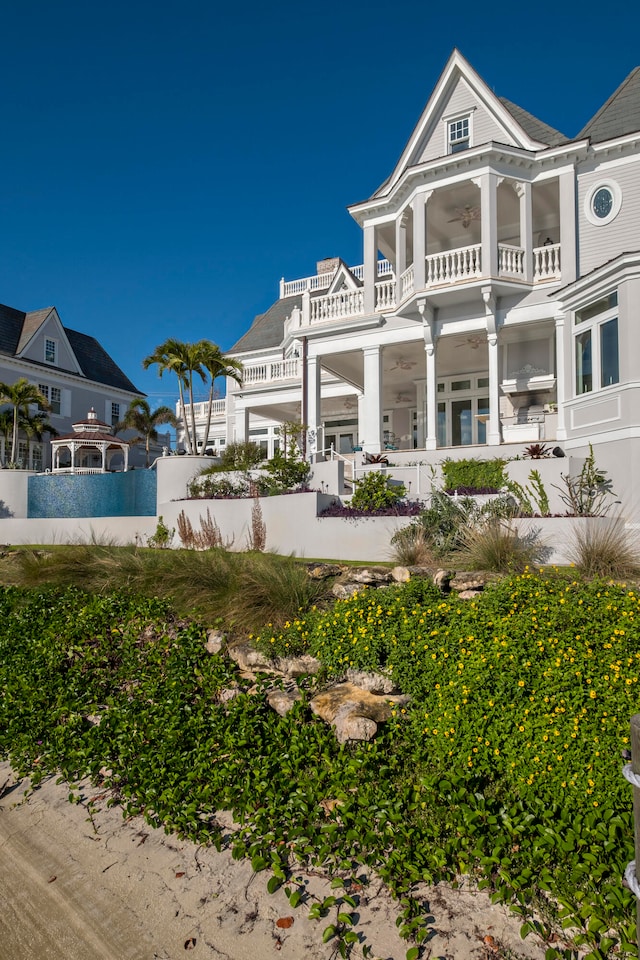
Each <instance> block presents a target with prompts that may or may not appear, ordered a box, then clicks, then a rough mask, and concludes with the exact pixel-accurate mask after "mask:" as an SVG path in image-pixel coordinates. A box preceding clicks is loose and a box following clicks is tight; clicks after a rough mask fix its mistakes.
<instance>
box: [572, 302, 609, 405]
mask: <svg viewBox="0 0 640 960" xmlns="http://www.w3.org/2000/svg"><path fill="white" fill-rule="evenodd" d="M575 328H576V329H575V335H574V342H575V390H576V395H577V396H580V395H581V394H584V393H591V392H592V391H594V390H602V389H603V388H604V387H610V386H613V385H614V384H616V383H619V382H620V357H619V348H618V294H617V292H614V293H611V294H609V296H607V297H603V299H602V300H598V301H597V302H596V303H592V304H590V305H589V306H588V307H585V308H584V309H582V310H577V311H576V313H575Z"/></svg>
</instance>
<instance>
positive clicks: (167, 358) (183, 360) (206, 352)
mask: <svg viewBox="0 0 640 960" xmlns="http://www.w3.org/2000/svg"><path fill="white" fill-rule="evenodd" d="M142 365H143V367H144V369H145V370H147V369H148V368H149V367H150V366H153V365H157V367H158V374H159V376H162V374H163V373H164V372H165V371H167V370H169V371H171V372H172V373H175V375H176V376H177V378H178V393H179V401H180V421H181V424H182V427H183V430H184V445H185V449H186V451H187V453H197V452H198V448H197V432H196V414H195V407H194V399H195V398H194V378H195V377H200V379H201V380H202V382H203V383H205V382H206V380H207V376H208V377H209V380H210V383H209V410H208V415H207V424H206V427H205V433H204V440H203V450H206V447H207V443H208V440H209V429H210V427H211V412H212V404H213V396H214V381H215V380H216V378H217V377H222V376H225V377H232V378H233V379H234V380H236V382H238V383H240V382H241V381H242V364H241V363H240V362H239V361H238V360H234V359H232V358H230V357H225V356H224V354H223V353H222V352H221V350H220V348H219V347H218V346H217V345H216V344H215V343H212V342H211V341H210V340H198V341H197V343H185V342H183V341H181V340H176V339H175V338H174V337H170V338H169V339H168V340H165V342H164V343H161V344H160V345H159V346H157V347H156V348H155V350H154V351H153V353H152V354H150V355H149V356H148V357H145V359H144V360H143V361H142ZM185 390H186V394H187V400H188V403H189V418H188V420H187V415H186V405H185Z"/></svg>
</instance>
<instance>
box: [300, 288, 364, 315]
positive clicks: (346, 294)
mask: <svg viewBox="0 0 640 960" xmlns="http://www.w3.org/2000/svg"><path fill="white" fill-rule="evenodd" d="M362 313H364V292H363V290H362V288H361V287H359V288H358V289H357V290H340V291H339V292H338V293H331V294H329V296H326V297H314V298H313V299H312V300H311V302H310V303H309V322H310V323H323V322H325V321H327V320H341V319H343V318H344V317H357V316H359V315H360V314H362Z"/></svg>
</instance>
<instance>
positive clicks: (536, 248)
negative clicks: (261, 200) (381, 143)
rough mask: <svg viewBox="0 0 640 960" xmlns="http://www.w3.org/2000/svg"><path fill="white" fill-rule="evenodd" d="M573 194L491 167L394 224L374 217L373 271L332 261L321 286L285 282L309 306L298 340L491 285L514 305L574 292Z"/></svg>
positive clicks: (314, 281)
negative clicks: (543, 293) (550, 292)
mask: <svg viewBox="0 0 640 960" xmlns="http://www.w3.org/2000/svg"><path fill="white" fill-rule="evenodd" d="M573 189H574V181H573V177H572V174H562V175H559V176H557V177H550V178H547V179H544V180H541V181H540V182H535V181H533V180H520V179H517V178H516V177H513V178H509V177H508V176H504V175H502V174H500V175H498V174H497V173H496V172H495V171H493V170H492V169H491V168H490V167H487V166H485V167H484V168H483V169H482V170H479V171H478V175H477V176H473V177H469V175H468V174H467V175H466V179H464V178H460V179H459V180H457V181H456V182H454V183H446V184H445V183H443V184H442V186H440V187H438V186H434V187H433V188H431V187H429V188H427V186H426V185H425V186H424V187H422V188H420V187H419V188H418V190H416V192H415V193H414V194H413V195H412V196H411V198H410V200H409V201H408V202H407V203H406V205H405V206H403V207H402V208H401V209H400V210H396V211H395V212H394V213H393V214H389V215H388V219H387V218H385V217H382V216H379V215H377V214H378V211H377V209H374V208H372V209H371V210H370V211H369V213H370V215H371V217H372V220H371V221H367V219H366V217H363V219H362V221H361V222H362V226H363V231H364V250H365V262H364V264H362V265H360V266H357V267H351V268H346V267H345V265H344V264H343V263H342V262H341V261H339V260H334V261H331V260H329V261H322V262H321V263H320V264H318V273H317V275H316V276H315V277H305V278H302V279H300V280H294V281H284V280H283V281H281V285H280V295H281V297H289V296H294V295H296V294H299V295H300V297H301V303H300V308H299V310H298V311H294V315H293V316H292V318H291V321H290V322H289V326H288V330H289V332H293V331H294V330H295V329H297V328H302V327H306V326H314V325H316V324H328V323H332V322H336V321H341V320H346V319H349V318H357V317H369V316H371V315H374V314H376V313H390V312H397V313H399V314H405V315H408V316H411V315H413V313H414V311H415V300H416V298H418V297H420V296H422V295H427V296H429V295H431V296H432V297H433V298H434V302H437V300H438V299H439V298H441V297H443V296H444V297H446V301H447V303H448V304H449V305H450V304H452V303H454V302H455V298H459V299H460V302H462V301H465V300H466V301H470V300H472V299H475V298H476V297H477V296H479V293H480V288H482V287H484V286H486V285H487V284H490V285H492V287H493V288H494V289H493V293H494V295H495V296H503V295H508V296H511V295H513V294H516V295H517V293H518V291H522V293H524V294H526V293H527V292H529V291H532V290H535V288H536V287H543V286H544V285H553V284H557V283H559V282H563V283H566V282H568V281H570V280H571V279H572V264H574V262H575V218H574V217H573V216H572V215H570V214H569V212H568V211H569V210H571V211H573V199H572V198H573V192H572V191H573ZM561 209H562V210H564V211H567V212H566V213H565V215H564V218H563V219H562V218H561V215H560V211H561ZM374 214H375V217H374Z"/></svg>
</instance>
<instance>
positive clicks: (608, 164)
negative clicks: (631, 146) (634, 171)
mask: <svg viewBox="0 0 640 960" xmlns="http://www.w3.org/2000/svg"><path fill="white" fill-rule="evenodd" d="M616 153H619V151H616ZM639 162H640V154H639V153H638V152H637V151H636V152H634V153H627V154H626V155H625V156H623V157H621V156H616V157H609V156H606V155H600V156H596V157H589V158H588V159H587V160H585V161H584V163H582V164H580V167H579V170H578V173H579V174H589V173H595V171H596V170H602V171H603V172H604V171H605V170H613V168H614V167H628V166H630V165H631V164H634V163H639Z"/></svg>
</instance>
